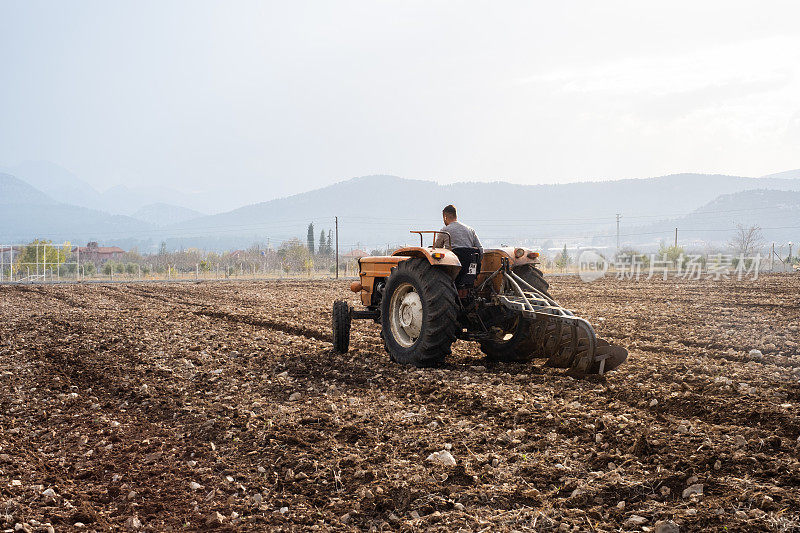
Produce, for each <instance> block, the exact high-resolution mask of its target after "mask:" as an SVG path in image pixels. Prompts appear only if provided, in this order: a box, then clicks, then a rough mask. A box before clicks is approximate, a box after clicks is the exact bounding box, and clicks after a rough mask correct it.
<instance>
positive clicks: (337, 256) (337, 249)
mask: <svg viewBox="0 0 800 533" xmlns="http://www.w3.org/2000/svg"><path fill="white" fill-rule="evenodd" d="M333 218H334V221H335V223H336V279H339V217H333Z"/></svg>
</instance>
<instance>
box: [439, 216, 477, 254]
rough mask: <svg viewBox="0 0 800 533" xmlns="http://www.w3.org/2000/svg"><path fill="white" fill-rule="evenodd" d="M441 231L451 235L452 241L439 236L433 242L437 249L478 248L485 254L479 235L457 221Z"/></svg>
mask: <svg viewBox="0 0 800 533" xmlns="http://www.w3.org/2000/svg"><path fill="white" fill-rule="evenodd" d="M441 231H444V232H446V233H449V234H450V239H449V240H448V238H447V235H441V234H437V235H436V240H435V241H434V242H433V246H434V247H435V248H478V249H479V250H480V251H481V253H483V246H481V241H479V240H478V235H477V234H476V233H475V230H474V229H472V228H470V227H469V226H467V225H466V224H462V223H461V222H459V221H458V220H455V221H453V222H451V223H450V224H448V225H447V226H445V227H443V228H442V229H441ZM450 243H452V246H451V245H450Z"/></svg>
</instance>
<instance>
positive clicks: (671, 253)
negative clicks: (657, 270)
mask: <svg viewBox="0 0 800 533" xmlns="http://www.w3.org/2000/svg"><path fill="white" fill-rule="evenodd" d="M658 260H660V261H663V260H667V261H669V262H670V263H672V264H674V265H675V266H676V267H678V266H681V267H683V266H684V265H685V264H686V262H687V261H688V258H687V257H686V251H685V250H684V249H683V246H674V245H673V246H667V245H666V244H664V241H661V243H660V244H659V246H658ZM678 263H681V264H680V265H678ZM654 264H655V263H654Z"/></svg>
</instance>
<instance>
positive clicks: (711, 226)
mask: <svg viewBox="0 0 800 533" xmlns="http://www.w3.org/2000/svg"><path fill="white" fill-rule="evenodd" d="M737 224H741V225H742V226H745V227H750V226H760V227H761V228H762V233H763V235H764V238H765V239H766V240H767V241H769V242H773V241H775V242H778V243H785V242H788V241H795V242H797V241H800V192H797V191H786V190H783V191H779V190H768V189H755V190H749V191H742V192H737V193H732V194H724V195H722V196H719V197H718V198H716V199H714V200H712V201H711V202H709V203H707V204H706V205H704V206H702V207H700V208H699V209H696V210H694V211H692V212H691V213H689V214H687V215H685V216H681V217H677V218H675V219H672V220H669V221H661V222H656V223H653V224H649V225H646V226H642V227H639V228H635V229H633V230H631V231H632V232H633V233H638V232H641V233H643V234H649V233H651V232H652V233H655V234H661V235H662V237H663V238H664V240H665V242H668V243H672V242H673V239H674V237H673V235H674V231H675V228H678V240H679V243H680V244H682V245H684V246H690V247H691V246H694V247H698V246H699V247H703V246H706V245H707V243H716V244H717V245H719V244H724V243H725V242H727V241H728V239H729V238H730V236H731V234H732V231H731V229H732V228H735V227H736V225H737ZM629 240H630V239H629Z"/></svg>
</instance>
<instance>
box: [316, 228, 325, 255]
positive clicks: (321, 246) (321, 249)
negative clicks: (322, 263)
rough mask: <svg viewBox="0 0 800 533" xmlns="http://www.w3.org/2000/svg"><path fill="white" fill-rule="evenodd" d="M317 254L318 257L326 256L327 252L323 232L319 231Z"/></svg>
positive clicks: (322, 230)
mask: <svg viewBox="0 0 800 533" xmlns="http://www.w3.org/2000/svg"><path fill="white" fill-rule="evenodd" d="M317 253H318V254H319V255H327V250H326V249H325V230H324V229H321V230H319V244H318V245H317Z"/></svg>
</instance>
